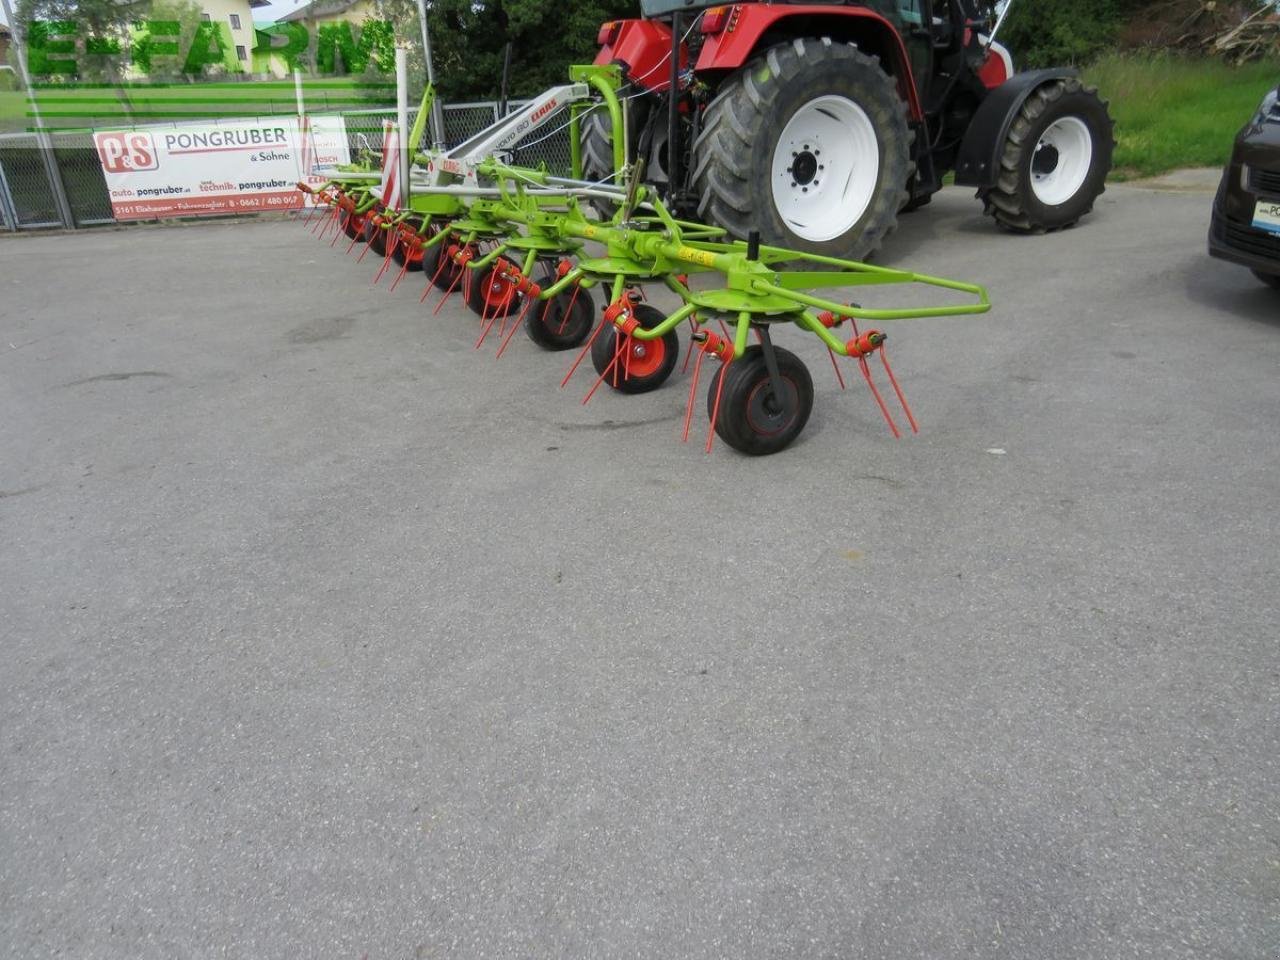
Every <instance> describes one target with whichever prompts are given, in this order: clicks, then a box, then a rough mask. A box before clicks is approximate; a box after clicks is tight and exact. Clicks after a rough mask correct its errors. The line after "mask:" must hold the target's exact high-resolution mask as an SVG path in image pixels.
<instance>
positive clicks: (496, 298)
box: [480, 270, 515, 310]
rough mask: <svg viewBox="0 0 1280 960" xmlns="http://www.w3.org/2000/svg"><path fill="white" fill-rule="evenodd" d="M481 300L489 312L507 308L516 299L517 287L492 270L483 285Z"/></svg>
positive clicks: (487, 274)
mask: <svg viewBox="0 0 1280 960" xmlns="http://www.w3.org/2000/svg"><path fill="white" fill-rule="evenodd" d="M480 298H481V299H482V300H484V305H485V308H486V309H488V310H493V309H495V308H501V307H503V306H507V305H509V304H510V303H511V301H512V300H513V299H514V298H515V286H514V284H512V282H511V281H510V280H507V279H504V278H503V277H500V276H498V274H497V271H494V270H490V271H489V272H487V273H486V274H485V275H484V280H483V281H482V283H481V289H480Z"/></svg>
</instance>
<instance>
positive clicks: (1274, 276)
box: [1253, 270, 1280, 290]
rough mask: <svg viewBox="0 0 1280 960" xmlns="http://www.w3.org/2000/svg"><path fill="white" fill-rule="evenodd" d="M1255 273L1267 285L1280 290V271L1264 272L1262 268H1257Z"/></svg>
mask: <svg viewBox="0 0 1280 960" xmlns="http://www.w3.org/2000/svg"><path fill="white" fill-rule="evenodd" d="M1253 275H1254V276H1255V277H1257V278H1258V279H1259V280H1261V281H1262V282H1263V283H1265V284H1266V285H1267V286H1269V287H1274V288H1275V289H1277V290H1280V273H1263V272H1262V271H1261V270H1255V271H1253Z"/></svg>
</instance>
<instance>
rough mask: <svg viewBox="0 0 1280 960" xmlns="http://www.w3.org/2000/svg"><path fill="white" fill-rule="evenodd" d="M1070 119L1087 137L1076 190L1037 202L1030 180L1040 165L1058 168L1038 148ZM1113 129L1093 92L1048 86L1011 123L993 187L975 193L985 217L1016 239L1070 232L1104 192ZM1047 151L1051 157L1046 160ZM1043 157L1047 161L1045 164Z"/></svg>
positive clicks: (1072, 82) (1073, 83)
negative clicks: (1018, 235)
mask: <svg viewBox="0 0 1280 960" xmlns="http://www.w3.org/2000/svg"><path fill="white" fill-rule="evenodd" d="M1070 118H1074V119H1076V120H1078V121H1080V122H1081V123H1082V124H1084V126H1085V128H1086V129H1087V130H1088V132H1089V139H1090V152H1089V158H1088V170H1087V173H1086V174H1085V176H1084V179H1083V181H1082V182H1081V183H1080V186H1079V187H1078V188H1077V189H1076V190H1074V191H1073V192H1072V193H1071V194H1070V195H1069V196H1067V197H1065V198H1063V199H1062V200H1061V201H1059V202H1057V203H1052V204H1049V203H1045V202H1042V201H1041V199H1040V198H1039V196H1038V195H1037V193H1036V189H1035V177H1036V176H1037V174H1038V171H1039V170H1041V169H1042V167H1043V165H1045V164H1052V167H1051V168H1050V172H1052V169H1054V168H1056V166H1057V162H1058V161H1057V157H1058V153H1057V151H1056V149H1054V148H1052V147H1046V146H1045V144H1043V143H1042V138H1043V137H1044V135H1045V132H1046V131H1047V130H1048V129H1049V128H1050V127H1051V126H1053V125H1054V124H1055V123H1058V122H1059V121H1061V120H1064V119H1070ZM1114 127H1115V123H1114V121H1112V119H1111V115H1110V114H1109V113H1108V112H1107V101H1105V100H1103V99H1102V98H1101V97H1099V96H1098V91H1097V89H1096V88H1094V87H1086V86H1085V85H1084V84H1082V83H1081V82H1080V81H1079V80H1078V79H1077V78H1075V77H1065V78H1062V79H1059V80H1051V81H1049V82H1048V83H1046V84H1044V85H1042V86H1040V87H1039V88H1037V89H1036V90H1035V91H1034V92H1033V93H1032V94H1031V96H1029V97H1027V100H1026V102H1025V103H1023V105H1022V108H1021V109H1020V110H1019V111H1018V115H1017V117H1015V118H1014V121H1013V125H1012V126H1011V127H1010V128H1009V134H1008V136H1007V137H1005V141H1004V144H1003V146H1002V148H1001V153H1000V173H999V178H998V179H997V181H996V184H995V186H993V187H984V188H982V189H981V190H979V191H978V197H979V198H980V199H981V200H982V201H983V203H984V205H985V207H986V212H987V213H988V214H989V215H991V216H993V217H995V219H996V222H997V223H998V224H1000V226H1002V227H1004V228H1005V229H1007V230H1011V231H1013V232H1015V233H1044V232H1048V231H1053V230H1061V229H1063V228H1064V227H1070V226H1073V225H1074V224H1075V223H1076V222H1077V221H1078V220H1079V219H1080V218H1081V217H1083V216H1084V215H1085V214H1086V213H1088V212H1089V211H1090V210H1092V209H1093V203H1094V201H1095V200H1097V199H1098V197H1099V196H1100V195H1101V194H1102V192H1103V191H1104V190H1105V189H1106V187H1107V184H1106V181H1107V174H1108V173H1109V172H1110V171H1111V154H1112V151H1113V150H1114V149H1115V136H1114ZM1046 150H1052V151H1053V152H1052V154H1051V155H1050V154H1046V152H1045V151H1046ZM1046 157H1048V159H1045V158H1046Z"/></svg>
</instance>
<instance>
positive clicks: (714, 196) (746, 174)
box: [693, 37, 915, 260]
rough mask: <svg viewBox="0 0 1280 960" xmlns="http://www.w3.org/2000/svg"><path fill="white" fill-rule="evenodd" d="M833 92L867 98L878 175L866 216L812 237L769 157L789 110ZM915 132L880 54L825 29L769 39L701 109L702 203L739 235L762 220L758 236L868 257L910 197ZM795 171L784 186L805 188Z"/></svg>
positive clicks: (697, 180)
mask: <svg viewBox="0 0 1280 960" xmlns="http://www.w3.org/2000/svg"><path fill="white" fill-rule="evenodd" d="M828 95H832V96H839V97H843V98H846V99H848V100H850V101H852V102H853V103H854V104H856V105H857V106H858V107H859V108H861V110H862V111H863V112H864V113H865V114H866V116H867V119H868V120H869V121H870V124H871V127H872V129H873V131H874V135H875V140H876V144H877V148H878V154H879V155H878V157H876V158H875V159H876V163H877V168H876V179H875V185H874V188H873V190H872V192H871V195H870V199H869V201H868V202H867V206H866V209H865V210H864V211H863V213H862V216H860V217H859V218H858V220H857V221H856V222H854V223H853V224H852V225H851V226H849V227H848V228H847V229H845V230H844V231H843V232H842V233H841V234H839V235H838V236H835V237H831V238H828V239H813V240H810V239H806V238H805V237H804V236H802V235H801V234H799V233H797V232H796V231H795V230H793V229H792V226H791V225H789V224H788V222H787V220H786V219H785V218H784V217H783V215H782V214H781V213H779V209H778V204H777V202H775V192H774V181H773V160H774V152H775V150H776V149H778V148H779V144H780V140H781V138H782V135H783V132H784V130H785V128H786V126H787V123H788V122H789V121H790V120H791V118H792V117H793V116H794V115H795V114H796V113H797V112H798V111H799V110H801V108H803V107H806V106H808V105H809V104H811V103H812V102H813V101H814V100H816V99H817V98H819V97H822V96H828ZM815 109H820V108H815ZM828 115H829V116H830V114H828ZM911 140H912V133H911V130H910V128H909V127H908V126H907V107H906V104H904V103H903V102H902V100H901V99H900V98H899V97H898V92H897V87H896V85H895V83H894V81H893V79H892V78H891V77H890V76H889V75H888V74H886V73H885V72H884V70H882V69H881V67H880V61H879V60H878V59H876V58H875V57H871V56H867V55H866V54H864V53H861V52H859V51H858V49H857V48H856V47H854V46H853V45H852V44H847V43H836V42H833V41H832V40H831V39H830V38H829V37H822V38H819V39H807V40H801V39H795V40H791V41H789V42H787V43H782V44H779V45H777V46H774V47H770V48H769V49H768V50H766V51H765V52H764V53H763V54H762V55H760V56H758V57H756V58H755V59H753V60H752V61H751V62H750V63H748V64H747V65H746V67H744V68H743V69H741V70H739V71H737V72H736V73H734V74H732V75H731V76H730V77H729V78H728V79H727V80H725V82H724V83H723V84H721V86H720V89H719V92H718V93H717V94H716V97H715V99H714V100H712V101H711V103H710V104H708V105H707V108H706V112H705V113H704V114H703V119H702V130H701V132H700V133H699V134H698V139H697V141H696V142H695V143H694V148H693V163H694V173H693V185H694V190H695V191H696V193H697V195H698V213H699V215H700V216H701V217H702V219H703V220H705V221H706V222H708V223H711V224H714V225H715V226H719V227H723V228H724V229H726V230H727V231H729V233H730V234H731V235H732V236H734V237H737V238H738V239H740V240H745V239H746V238H747V236H748V235H749V234H750V233H751V232H752V231H753V230H759V231H760V236H761V239H762V240H763V241H764V242H765V243H766V244H770V245H773V246H782V247H790V248H792V249H795V250H801V251H808V252H811V253H819V254H824V255H827V256H832V257H845V258H849V259H854V260H859V259H863V258H865V257H867V256H868V255H870V254H871V253H873V252H874V251H875V250H876V249H878V248H879V246H880V244H881V243H882V242H883V241H884V238H885V237H886V236H888V235H889V234H890V233H891V232H892V231H893V229H894V228H895V227H896V226H897V222H898V211H899V210H900V209H901V208H902V207H903V205H904V204H906V203H907V201H908V196H907V192H906V185H907V182H908V181H909V180H910V178H911V175H912V173H913V172H914V171H915V164H914V163H913V162H912V160H911ZM782 148H783V149H785V146H783V147H782ZM804 157H805V158H806V159H807V158H809V157H810V154H809V151H807V150H806V151H804ZM862 162H866V160H865V159H864V160H863V161H862ZM816 178H817V175H816V174H815V179H816ZM799 179H800V178H797V183H796V184H794V185H792V186H791V187H790V188H787V187H785V186H783V187H781V188H780V189H784V190H785V189H792V190H802V191H804V192H805V193H807V192H808V187H807V185H802V184H800V183H799V182H798V181H799ZM812 182H814V181H813V180H809V181H807V182H806V183H812ZM836 182H837V181H831V183H832V187H828V188H827V189H828V190H833V189H834V188H835V183H836ZM819 185H820V180H819ZM841 189H842V188H841ZM793 222H796V221H793ZM811 232H814V233H817V232H819V231H816V230H814V231H811Z"/></svg>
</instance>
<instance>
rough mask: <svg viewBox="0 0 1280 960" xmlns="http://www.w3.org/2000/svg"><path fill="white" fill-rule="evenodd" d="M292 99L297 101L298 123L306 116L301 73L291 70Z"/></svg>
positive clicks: (297, 70)
mask: <svg viewBox="0 0 1280 960" xmlns="http://www.w3.org/2000/svg"><path fill="white" fill-rule="evenodd" d="M293 98H294V99H295V100H297V101H298V121H299V122H301V121H302V118H303V117H305V116H306V115H307V106H306V104H305V103H303V100H302V71H301V70H299V69H298V68H297V67H294V68H293Z"/></svg>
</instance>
